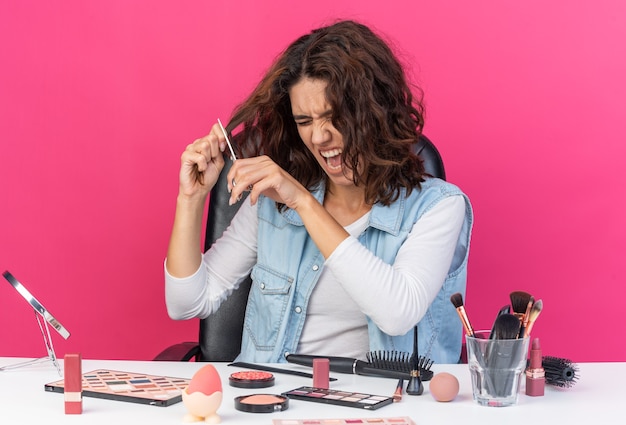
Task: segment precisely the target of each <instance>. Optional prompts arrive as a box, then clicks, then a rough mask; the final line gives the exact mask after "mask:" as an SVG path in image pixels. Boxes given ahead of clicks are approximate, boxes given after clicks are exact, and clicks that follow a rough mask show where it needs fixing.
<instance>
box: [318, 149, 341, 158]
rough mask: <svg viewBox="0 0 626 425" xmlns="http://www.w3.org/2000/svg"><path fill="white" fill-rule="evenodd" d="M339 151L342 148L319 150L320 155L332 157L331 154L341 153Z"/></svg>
mask: <svg viewBox="0 0 626 425" xmlns="http://www.w3.org/2000/svg"><path fill="white" fill-rule="evenodd" d="M341 152H342V150H341V149H333V150H330V151H324V152H321V155H322V156H323V157H324V158H332V157H333V156H337V155H340V154H341Z"/></svg>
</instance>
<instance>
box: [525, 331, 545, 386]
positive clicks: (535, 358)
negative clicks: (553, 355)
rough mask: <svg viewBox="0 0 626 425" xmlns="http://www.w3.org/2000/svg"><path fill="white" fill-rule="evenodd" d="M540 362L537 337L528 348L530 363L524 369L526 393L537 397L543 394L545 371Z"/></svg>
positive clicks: (539, 348)
mask: <svg viewBox="0 0 626 425" xmlns="http://www.w3.org/2000/svg"><path fill="white" fill-rule="evenodd" d="M542 362H543V358H542V355H541V346H540V345H539V338H535V339H534V340H533V344H532V347H531V349H530V365H529V366H528V368H527V369H526V395H529V396H532V397H537V396H542V395H543V394H544V390H545V386H546V373H545V370H544V369H543V366H542Z"/></svg>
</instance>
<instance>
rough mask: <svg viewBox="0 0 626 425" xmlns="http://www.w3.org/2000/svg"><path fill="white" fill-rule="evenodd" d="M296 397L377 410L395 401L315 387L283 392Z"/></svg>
mask: <svg viewBox="0 0 626 425" xmlns="http://www.w3.org/2000/svg"><path fill="white" fill-rule="evenodd" d="M283 395H285V396H287V397H289V398H292V399H296V400H305V401H313V402H317V403H326V404H336V405H338V406H346V407H356V408H359V409H367V410H376V409H379V408H381V407H383V406H386V405H388V404H391V403H393V398H392V397H388V396H384V395H373V394H363V393H353V392H350V391H341V390H330V389H324V388H315V387H306V386H305V387H300V388H296V389H294V390H291V391H287V392H285V393H283Z"/></svg>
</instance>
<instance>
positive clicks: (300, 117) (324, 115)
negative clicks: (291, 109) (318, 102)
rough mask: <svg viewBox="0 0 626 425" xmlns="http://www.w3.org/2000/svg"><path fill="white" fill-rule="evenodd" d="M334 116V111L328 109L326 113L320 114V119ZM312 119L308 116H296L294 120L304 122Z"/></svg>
mask: <svg viewBox="0 0 626 425" xmlns="http://www.w3.org/2000/svg"><path fill="white" fill-rule="evenodd" d="M332 114H333V110H332V109H328V110H326V111H324V112H322V113H321V114H319V118H327V117H329V116H331V115H332ZM311 118H312V117H310V116H308V115H294V116H293V119H294V120H304V119H311Z"/></svg>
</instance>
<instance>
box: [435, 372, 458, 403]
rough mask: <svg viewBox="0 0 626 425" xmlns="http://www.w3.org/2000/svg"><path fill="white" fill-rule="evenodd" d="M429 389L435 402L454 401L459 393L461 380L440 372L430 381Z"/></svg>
mask: <svg viewBox="0 0 626 425" xmlns="http://www.w3.org/2000/svg"><path fill="white" fill-rule="evenodd" d="M428 389H429V391H430V393H431V394H432V396H433V398H434V399H435V400H437V401H442V402H447V401H452V400H454V398H455V397H456V396H457V394H458V393H459V380H458V379H456V376H454V375H452V374H450V373H448V372H440V373H437V374H435V376H433V378H432V379H431V380H430V384H429V387H428Z"/></svg>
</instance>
